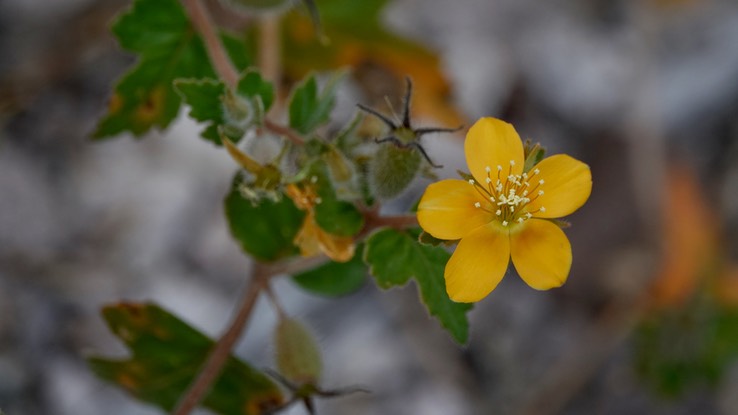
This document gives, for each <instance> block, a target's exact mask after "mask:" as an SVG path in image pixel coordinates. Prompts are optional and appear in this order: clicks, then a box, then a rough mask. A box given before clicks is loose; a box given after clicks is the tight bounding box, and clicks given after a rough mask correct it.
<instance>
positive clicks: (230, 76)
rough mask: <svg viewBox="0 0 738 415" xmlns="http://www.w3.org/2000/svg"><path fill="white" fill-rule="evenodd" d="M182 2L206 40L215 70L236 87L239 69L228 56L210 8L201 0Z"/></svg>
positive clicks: (184, 0)
mask: <svg viewBox="0 0 738 415" xmlns="http://www.w3.org/2000/svg"><path fill="white" fill-rule="evenodd" d="M182 4H183V5H184V7H185V9H186V10H187V14H188V15H189V16H190V20H191V21H192V24H193V25H194V26H195V29H196V30H197V32H198V33H200V36H202V38H203V41H204V42H205V49H206V50H207V52H208V56H209V57H210V61H211V62H212V63H213V66H214V67H215V72H217V73H218V75H219V76H220V77H221V78H222V79H223V81H224V82H225V83H226V84H228V86H229V87H231V88H234V89H235V88H236V86H237V85H238V70H237V69H236V67H235V66H234V65H233V62H232V61H231V58H229V57H228V54H227V53H226V51H225V48H224V47H223V44H222V43H221V42H220V39H219V38H218V34H217V32H216V29H215V25H214V24H213V20H212V18H211V17H210V13H209V12H208V9H207V8H206V7H205V6H204V5H203V4H202V2H201V1H200V0H182Z"/></svg>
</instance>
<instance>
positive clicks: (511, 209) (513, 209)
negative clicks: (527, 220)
mask: <svg viewBox="0 0 738 415" xmlns="http://www.w3.org/2000/svg"><path fill="white" fill-rule="evenodd" d="M510 213H515V205H512V206H510Z"/></svg>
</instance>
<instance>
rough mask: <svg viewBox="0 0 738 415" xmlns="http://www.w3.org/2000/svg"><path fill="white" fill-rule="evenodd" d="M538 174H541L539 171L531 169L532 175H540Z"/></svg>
mask: <svg viewBox="0 0 738 415" xmlns="http://www.w3.org/2000/svg"><path fill="white" fill-rule="evenodd" d="M540 172H541V171H540V170H538V169H533V175H536V174H538V173H540Z"/></svg>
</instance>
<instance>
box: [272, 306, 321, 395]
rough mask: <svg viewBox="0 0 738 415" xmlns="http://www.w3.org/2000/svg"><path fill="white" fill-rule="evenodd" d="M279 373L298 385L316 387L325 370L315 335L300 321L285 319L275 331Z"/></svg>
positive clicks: (278, 324)
mask: <svg viewBox="0 0 738 415" xmlns="http://www.w3.org/2000/svg"><path fill="white" fill-rule="evenodd" d="M274 343H275V346H276V358H275V360H276V362H277V368H278V369H279V372H280V373H281V374H282V376H284V377H285V378H287V379H288V380H290V381H292V382H295V383H297V384H301V385H304V384H311V385H315V384H317V382H318V379H319V378H320V375H321V372H322V370H323V361H322V358H321V355H320V349H318V344H317V342H316V341H315V338H314V337H313V334H312V333H311V332H310V330H308V328H307V327H305V326H304V325H303V324H302V323H301V322H300V321H298V320H296V319H293V318H288V317H283V318H280V320H279V323H277V328H276V330H275V331H274Z"/></svg>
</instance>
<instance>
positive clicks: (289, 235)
mask: <svg viewBox="0 0 738 415" xmlns="http://www.w3.org/2000/svg"><path fill="white" fill-rule="evenodd" d="M242 182H243V179H242V176H241V175H240V174H236V177H235V178H234V179H233V185H232V187H231V191H230V193H229V194H228V196H227V197H226V199H225V213H226V218H227V219H228V225H229V227H230V229H231V234H232V235H233V237H234V238H236V240H237V241H238V242H239V243H240V244H241V247H242V248H243V250H244V251H246V252H247V253H249V254H251V255H253V256H254V257H255V258H256V259H258V260H261V261H276V260H278V259H280V258H284V257H288V256H291V255H294V254H296V253H297V252H298V250H297V247H295V246H294V244H293V243H292V241H293V240H294V239H295V235H297V232H298V231H299V229H300V226H301V225H302V221H303V218H304V216H305V214H304V212H302V211H300V210H299V209H298V208H297V207H295V205H294V203H292V200H291V199H289V198H288V197H282V198H281V199H280V200H279V201H278V202H275V201H272V200H270V199H267V198H262V199H261V200H260V201H259V202H258V203H256V204H254V203H252V202H251V201H250V200H247V199H245V198H244V197H243V196H242V195H241V193H240V190H239V188H240V186H241V183H242Z"/></svg>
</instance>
